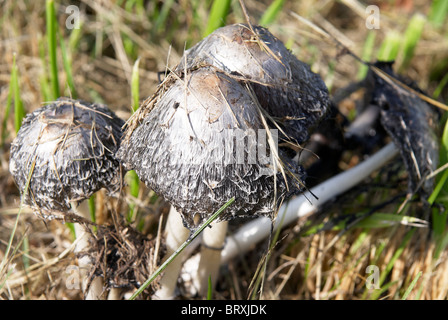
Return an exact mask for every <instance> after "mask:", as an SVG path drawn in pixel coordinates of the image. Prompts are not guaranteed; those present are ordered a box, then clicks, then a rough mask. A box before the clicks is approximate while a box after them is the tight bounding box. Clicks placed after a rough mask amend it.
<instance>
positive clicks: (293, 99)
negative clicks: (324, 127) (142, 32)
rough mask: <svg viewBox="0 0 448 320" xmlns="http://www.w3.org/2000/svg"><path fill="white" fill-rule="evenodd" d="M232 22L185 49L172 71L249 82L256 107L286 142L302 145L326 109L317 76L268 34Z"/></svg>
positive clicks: (325, 92) (326, 99)
mask: <svg viewBox="0 0 448 320" xmlns="http://www.w3.org/2000/svg"><path fill="white" fill-rule="evenodd" d="M253 30H254V32H255V34H254V33H253V32H252V30H251V28H250V27H249V26H248V25H245V24H234V25H229V26H225V27H222V28H219V29H217V30H215V31H214V32H213V33H211V34H210V35H209V36H207V37H206V38H204V39H203V40H202V41H200V42H199V43H198V44H196V45H195V46H193V47H192V48H190V49H189V50H187V51H186V52H185V54H184V57H182V58H181V62H180V64H179V65H178V66H177V68H176V69H175V70H176V71H177V72H183V71H184V70H185V69H187V70H190V69H194V68H198V67H201V66H207V65H210V66H213V67H215V68H217V69H218V70H221V71H223V72H226V73H227V74H232V75H234V76H235V77H238V76H239V78H240V79H241V81H246V82H250V84H251V85H252V87H253V89H254V91H255V94H256V96H257V98H258V101H259V103H260V105H261V106H262V107H263V109H265V110H266V111H267V112H268V113H269V114H270V115H271V116H272V117H275V118H276V121H277V124H280V125H281V126H282V128H283V130H284V132H285V133H286V135H287V138H288V139H292V140H294V141H295V142H296V143H298V144H301V143H303V142H305V141H306V140H307V139H308V138H309V136H308V133H309V132H310V131H311V130H312V129H313V128H315V127H316V126H317V124H318V123H319V120H320V119H321V118H322V117H323V116H324V115H325V114H326V112H327V109H328V107H329V105H330V98H329V94H328V89H327V87H326V85H325V83H324V82H323V81H322V79H321V78H320V76H319V75H318V74H315V73H313V72H312V71H311V70H310V67H309V66H308V65H307V64H306V63H304V62H302V61H300V60H298V59H297V58H296V57H295V56H294V55H293V54H292V53H291V52H290V51H289V50H288V49H287V48H286V47H285V46H284V44H283V43H282V42H281V41H280V40H278V39H277V38H276V37H275V36H273V35H272V34H271V33H270V32H269V30H267V29H265V28H263V27H260V26H253Z"/></svg>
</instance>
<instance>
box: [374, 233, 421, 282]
mask: <svg viewBox="0 0 448 320" xmlns="http://www.w3.org/2000/svg"><path fill="white" fill-rule="evenodd" d="M415 230H417V229H416V228H412V229H411V230H410V231H409V232H408V233H406V235H405V236H404V238H403V241H402V242H401V244H400V246H399V247H398V248H397V250H396V251H395V253H394V255H393V256H392V258H391V259H390V261H389V263H388V264H387V266H386V269H385V270H384V271H383V272H382V273H381V276H380V286H383V283H384V281H385V280H386V277H387V276H388V275H389V273H390V271H391V270H392V268H393V267H394V264H395V261H397V259H398V258H399V257H400V256H401V254H402V253H403V251H404V248H405V247H406V245H407V244H408V242H409V240H411V238H412V236H413V235H414V232H415Z"/></svg>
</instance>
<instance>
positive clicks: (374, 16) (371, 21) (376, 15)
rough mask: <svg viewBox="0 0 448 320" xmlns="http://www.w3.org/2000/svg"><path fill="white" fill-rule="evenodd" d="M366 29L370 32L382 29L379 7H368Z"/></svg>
mask: <svg viewBox="0 0 448 320" xmlns="http://www.w3.org/2000/svg"><path fill="white" fill-rule="evenodd" d="M366 28H367V29H369V30H372V29H379V28H380V8H379V7H378V6H375V5H370V6H367V7H366Z"/></svg>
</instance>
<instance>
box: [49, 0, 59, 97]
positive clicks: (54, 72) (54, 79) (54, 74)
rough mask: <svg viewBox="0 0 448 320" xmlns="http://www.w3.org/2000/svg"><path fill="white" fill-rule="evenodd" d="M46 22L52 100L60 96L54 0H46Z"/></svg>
mask: <svg viewBox="0 0 448 320" xmlns="http://www.w3.org/2000/svg"><path fill="white" fill-rule="evenodd" d="M46 24H47V44H48V55H49V59H50V79H51V88H52V97H51V99H52V100H56V99H57V98H58V97H60V90H59V78H58V65H57V52H56V50H57V43H56V35H57V32H56V26H57V25H56V14H55V9H54V0H47V2H46Z"/></svg>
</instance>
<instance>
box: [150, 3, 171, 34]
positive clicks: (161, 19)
mask: <svg viewBox="0 0 448 320" xmlns="http://www.w3.org/2000/svg"><path fill="white" fill-rule="evenodd" d="M173 5H174V0H166V1H164V2H163V5H162V9H160V12H159V13H158V15H157V18H156V22H155V24H154V28H153V32H158V31H160V28H161V27H162V26H164V25H165V21H166V19H167V17H168V13H169V12H170V10H171V7H172V6H173Z"/></svg>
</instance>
